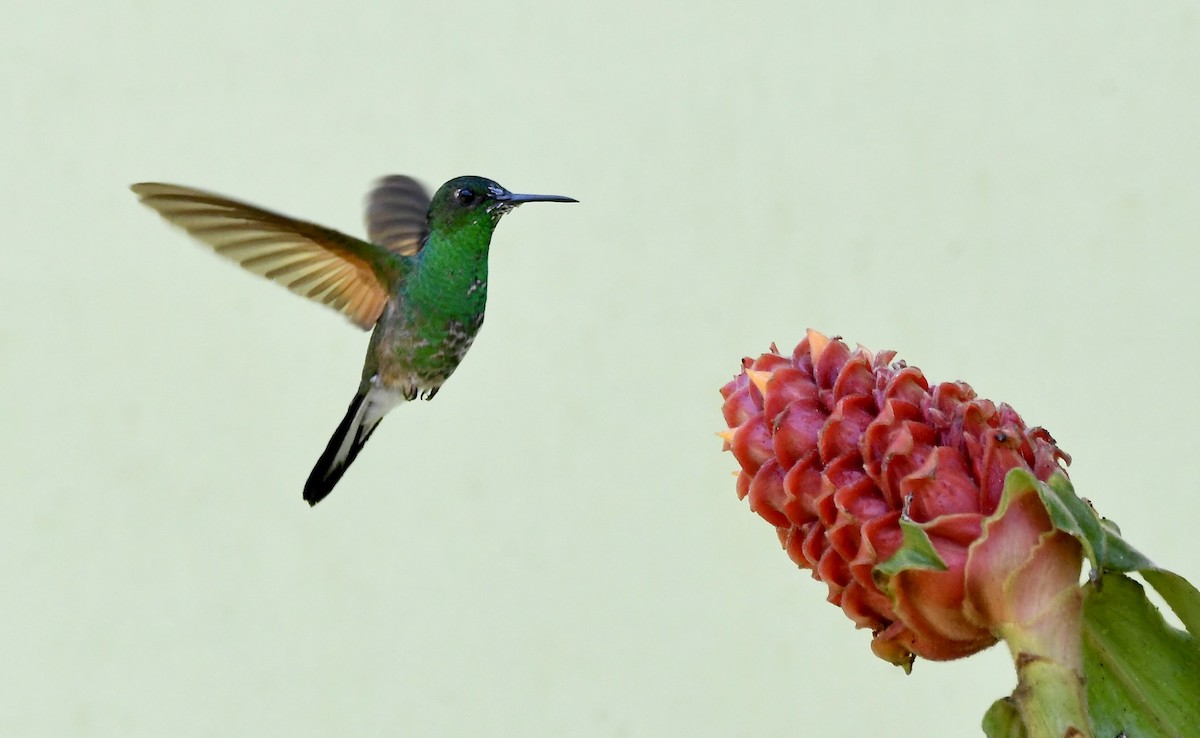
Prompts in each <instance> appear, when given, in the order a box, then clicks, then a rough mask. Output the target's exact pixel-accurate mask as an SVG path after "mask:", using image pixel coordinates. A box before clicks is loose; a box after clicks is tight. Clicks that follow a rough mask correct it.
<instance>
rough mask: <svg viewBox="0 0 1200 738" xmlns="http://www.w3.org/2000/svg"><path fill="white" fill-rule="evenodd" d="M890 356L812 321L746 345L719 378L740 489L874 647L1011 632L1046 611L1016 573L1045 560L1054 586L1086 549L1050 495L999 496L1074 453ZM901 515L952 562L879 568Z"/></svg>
mask: <svg viewBox="0 0 1200 738" xmlns="http://www.w3.org/2000/svg"><path fill="white" fill-rule="evenodd" d="M894 357H895V353H894V352H891V351H887V352H883V353H880V354H872V353H871V352H869V351H867V350H866V349H864V348H862V347H859V348H857V349H855V350H851V349H850V348H849V347H848V346H847V345H846V344H845V343H843V342H842V341H840V340H837V339H834V340H831V339H829V338H827V337H825V336H823V335H821V334H820V333H817V332H815V331H810V332H809V334H808V337H807V338H805V339H804V340H803V341H801V342H800V345H799V346H797V347H796V350H795V351H794V352H792V354H791V355H790V356H784V355H781V354H779V353H778V351H777V350H776V349H775V347H774V346H772V347H771V352H770V353H766V354H763V355H761V356H759V357H758V358H757V359H754V360H750V359H748V358H747V359H743V361H742V373H741V374H739V375H738V376H737V377H735V378H734V379H733V380H732V381H731V382H729V383H728V384H726V385H725V386H724V387H723V388H722V389H721V394H722V396H724V398H725V404H724V413H725V421H726V423H727V424H728V426H729V430H728V431H727V432H725V433H722V434H721V435H722V436H723V437H724V438H725V440H726V446H725V447H726V449H729V450H732V451H733V454H734V457H735V458H736V459H737V460H738V463H739V464H740V465H741V472H740V473H739V475H738V481H737V492H738V497H739V498H745V497H748V498H749V500H750V509H751V510H753V511H754V512H756V513H758V514H759V515H761V516H762V517H763V519H765V520H766V521H767V522H769V523H770V524H771V525H774V526H775V528H776V531H777V532H778V534H779V540H780V542H781V543H782V544H783V547H784V548H785V549H786V550H787V553H788V555H789V556H790V557H791V559H792V560H793V561H794V562H795V563H796V564H798V565H799V566H801V567H803V568H806V569H810V570H811V571H812V572H813V576H814V577H816V578H817V579H820V580H821V581H823V582H825V584H826V585H828V587H829V601H830V602H832V603H834V604H835V605H838V606H840V607H841V608H842V610H843V611H845V613H846V615H848V616H849V617H850V619H851V620H853V621H854V622H855V624H856V625H858V627H860V628H869V629H870V630H871V631H872V632H873V633H874V639H873V641H872V649H873V650H874V651H875V653H876V654H877V655H878V656H880V657H881V658H884V659H886V660H888V661H890V662H892V663H896V664H899V665H901V666H904V667H905V668H906V669H907V668H909V666H911V664H912V661H913V657H914V656H922V657H924V658H929V659H934V660H945V659H954V658H958V657H960V656H967V655H969V654H972V653H975V652H976V651H979V650H981V649H984V648H987V647H988V646H990V645H992V644H993V643H995V642H996V640H997V639H998V638H999V637H1006V635H1005V627H1006V623H1009V622H1010V621H1011V619H1012V618H1018V619H1021V618H1026V619H1027V618H1028V617H1032V616H1035V615H1037V614H1038V613H1039V612H1040V610H1038V607H1039V606H1040V605H1039V606H1023V605H1022V604H1021V595H1019V594H1015V593H1014V584H1013V582H1014V577H1016V578H1017V580H1020V581H1021V582H1030V581H1031V580H1030V579H1029V577H1030V570H1031V567H1030V562H1031V561H1036V562H1037V566H1036V567H1033V568H1036V569H1037V570H1038V571H1043V570H1053V571H1054V572H1055V578H1054V582H1053V586H1054V587H1059V588H1060V589H1061V588H1062V587H1067V586H1069V587H1075V586H1076V585H1077V584H1078V576H1079V568H1080V564H1081V554H1080V551H1079V547H1078V545H1077V544H1076V543H1075V542H1074V539H1071V538H1070V537H1069V536H1067V535H1066V534H1064V533H1060V532H1058V531H1056V530H1055V529H1054V527H1053V525H1052V524H1051V523H1050V521H1049V518H1048V516H1047V515H1046V513H1045V510H1044V508H1042V507H1041V505H1040V504H1038V505H1015V504H1014V505H1007V506H1005V507H1004V509H1000V508H1001V507H1002V506H1001V500H1002V495H1003V492H1004V485H1005V479H1006V476H1007V475H1008V473H1009V472H1010V471H1011V470H1013V469H1023V470H1026V471H1028V472H1030V473H1032V474H1033V475H1034V476H1036V477H1037V478H1038V479H1040V480H1043V481H1044V480H1046V479H1048V478H1049V477H1050V476H1051V475H1053V474H1055V473H1061V472H1062V471H1063V470H1062V466H1061V463H1060V462H1062V463H1069V461H1070V459H1069V457H1068V456H1067V455H1066V454H1065V453H1063V452H1062V451H1060V450H1059V449H1058V447H1057V446H1056V445H1055V444H1054V439H1053V438H1051V436H1050V434H1049V433H1047V432H1046V431H1045V430H1043V429H1042V428H1027V427H1026V425H1025V423H1024V422H1023V421H1022V420H1021V417H1020V416H1019V415H1017V413H1016V411H1015V410H1013V409H1012V408H1011V407H1009V406H1008V405H1004V404H1001V405H996V404H993V403H992V402H990V401H989V400H983V399H980V398H978V397H976V395H975V392H974V391H973V390H972V389H971V387H970V386H968V385H967V384H964V383H962V382H944V383H941V384H937V385H934V386H933V387H930V385H929V382H928V381H926V379H925V377H924V375H923V374H922V373H921V371H920V370H919V369H917V368H916V367H910V366H906V365H905V364H904V363H903V362H893V358H894ZM1009 508H1011V509H1012V511H1013V513H1014V515H1013V516H1008V510H1009ZM1017 513H1020V515H1016V514H1017ZM1004 516H1007V517H1004ZM999 517H1004V520H1000V519H999ZM902 520H903V521H904V522H905V524H908V523H912V524H913V529H914V530H917V531H920V532H922V533H923V534H924V536H926V537H927V539H928V544H929V545H930V546H932V550H933V551H934V552H935V554H936V555H934V556H933V557H932V558H933V560H934V561H936V559H937V558H940V559H941V563H942V564H944V567H940V566H900V567H896V568H892V569H888V570H887V572H884V571H882V570H879V569H877V566H878V565H879V564H881V563H884V562H887V561H888V560H889V559H891V558H892V557H893V555H896V554H897V552H899V551H900V550H901V548H902V546H903V545H904V544H905V538H904V530H903V528H902V525H901V522H902ZM998 531H1002V534H1001V533H1000V532H998ZM1047 560H1051V561H1054V562H1059V565H1049V566H1048V565H1047V564H1046V561H1047ZM1047 566H1048V569H1047ZM1072 566H1073V567H1074V569H1073V572H1072V570H1071V567H1072ZM1017 589H1022V588H1021V587H1017ZM1025 589H1028V587H1026V588H1025ZM1056 591H1057V590H1056ZM1041 597H1042V594H1041V593H1039V594H1038V595H1037V598H1041ZM1066 599H1067V600H1069V599H1070V598H1069V597H1067V598H1066ZM1059 600H1063V598H1059ZM1064 601H1065V600H1064ZM1038 602H1041V599H1038ZM1060 604H1061V603H1060ZM1067 606H1068V607H1070V603H1067ZM1075 607H1076V610H1077V603H1076V605H1075ZM1031 608H1032V609H1031ZM1035 611H1036V612H1035ZM1021 622H1025V620H1021Z"/></svg>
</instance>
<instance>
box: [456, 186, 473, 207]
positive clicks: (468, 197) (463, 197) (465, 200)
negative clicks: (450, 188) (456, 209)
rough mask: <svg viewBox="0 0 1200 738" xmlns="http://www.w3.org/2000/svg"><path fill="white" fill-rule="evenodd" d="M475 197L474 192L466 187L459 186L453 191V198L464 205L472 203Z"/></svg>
mask: <svg viewBox="0 0 1200 738" xmlns="http://www.w3.org/2000/svg"><path fill="white" fill-rule="evenodd" d="M475 197H476V196H475V193H474V192H472V191H471V190H469V189H467V188H466V187H460V188H459V189H457V190H455V191H454V199H456V200H458V204H459V205H462V206H464V207H469V206H471V205H474V204H475Z"/></svg>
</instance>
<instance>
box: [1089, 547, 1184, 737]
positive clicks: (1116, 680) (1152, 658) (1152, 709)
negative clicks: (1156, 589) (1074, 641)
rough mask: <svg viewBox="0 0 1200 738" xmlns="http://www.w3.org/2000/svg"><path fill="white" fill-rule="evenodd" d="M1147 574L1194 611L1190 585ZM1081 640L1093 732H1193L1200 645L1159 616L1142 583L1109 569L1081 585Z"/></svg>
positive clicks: (1172, 734) (1141, 734)
mask: <svg viewBox="0 0 1200 738" xmlns="http://www.w3.org/2000/svg"><path fill="white" fill-rule="evenodd" d="M1154 571H1155V572H1157V573H1155V574H1152V575H1151V576H1153V577H1155V578H1158V579H1164V578H1165V579H1167V580H1169V581H1167V582H1166V583H1165V584H1164V586H1165V587H1166V588H1167V589H1168V590H1169V591H1171V592H1172V596H1177V597H1178V598H1179V599H1182V600H1183V601H1184V604H1183V605H1182V609H1184V610H1185V612H1188V613H1189V617H1190V616H1191V615H1195V610H1194V606H1195V602H1193V601H1191V600H1190V599H1189V598H1190V597H1191V595H1194V594H1195V589H1194V588H1191V585H1187V582H1186V581H1184V580H1183V579H1182V578H1181V577H1176V576H1175V575H1170V576H1168V577H1163V576H1162V574H1163V572H1161V570H1154ZM1180 583H1182V584H1183V585H1186V587H1181V586H1180ZM1187 589H1190V593H1191V594H1188V593H1187V592H1186V590H1187ZM1160 591H1161V590H1160ZM1180 592H1184V594H1182V595H1180V594H1179V593H1180ZM1165 597H1166V595H1164V598H1165ZM1172 607H1173V609H1174V607H1175V606H1174V605H1173V606H1172ZM1082 645H1083V661H1084V674H1085V675H1086V678H1087V690H1088V707H1089V712H1090V714H1091V719H1092V727H1093V730H1094V735H1097V736H1115V735H1119V734H1120V733H1121V732H1122V731H1124V733H1125V734H1127V735H1129V736H1137V738H1156V737H1158V736H1161V737H1162V738H1175V737H1177V736H1186V735H1200V647H1198V645H1197V642H1196V639H1195V638H1193V637H1192V636H1191V635H1189V634H1188V633H1184V632H1183V631H1180V630H1177V629H1175V628H1172V627H1171V626H1170V625H1168V624H1167V623H1166V621H1164V620H1163V617H1162V614H1161V613H1159V611H1158V609H1157V608H1155V607H1154V605H1153V604H1152V603H1151V602H1150V601H1149V600H1148V599H1146V594H1145V591H1144V590H1143V589H1142V587H1141V585H1139V584H1138V583H1137V582H1135V581H1133V580H1132V579H1130V578H1129V577H1127V576H1125V575H1124V574H1120V573H1115V572H1109V573H1106V574H1104V575H1102V576H1101V577H1100V578H1099V579H1098V580H1096V581H1094V582H1091V583H1089V584H1087V585H1086V586H1085V587H1084V601H1083V634H1082Z"/></svg>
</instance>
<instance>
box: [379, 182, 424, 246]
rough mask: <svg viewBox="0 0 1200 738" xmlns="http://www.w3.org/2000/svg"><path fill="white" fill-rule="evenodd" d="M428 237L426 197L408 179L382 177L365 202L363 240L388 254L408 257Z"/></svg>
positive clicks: (420, 189) (416, 185)
mask: <svg viewBox="0 0 1200 738" xmlns="http://www.w3.org/2000/svg"><path fill="white" fill-rule="evenodd" d="M428 235H429V193H427V192H425V188H424V187H422V186H421V183H420V182H418V181H417V180H415V179H413V178H412V177H405V176H402V175H399V174H394V175H392V176H390V177H384V178H383V179H381V180H379V184H377V185H375V189H373V190H371V194H370V195H369V196H368V198H367V237H368V238H369V239H371V242H372V243H376V244H379V245H380V246H382V247H384V248H385V249H387V250H388V251H392V252H395V253H397V254H401V255H403V256H412V255H413V254H415V253H417V252H418V251H420V250H421V247H422V246H424V245H425V237H426V236H428Z"/></svg>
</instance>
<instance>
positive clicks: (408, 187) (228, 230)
mask: <svg viewBox="0 0 1200 738" xmlns="http://www.w3.org/2000/svg"><path fill="white" fill-rule="evenodd" d="M130 189H132V190H133V192H134V193H135V194H136V195H137V196H138V198H139V199H140V200H141V202H142V203H143V204H145V205H147V206H149V207H151V208H153V209H154V210H155V211H157V212H158V214H159V215H161V216H162V217H163V218H165V219H166V220H167V221H169V222H170V223H172V224H174V225H176V226H179V227H180V228H183V229H184V230H185V231H187V232H188V233H189V234H191V235H192V236H194V237H195V238H197V239H199V240H200V241H202V242H204V243H205V244H207V245H208V246H210V247H212V249H213V250H214V251H216V252H217V253H218V254H220V255H221V256H224V257H226V258H228V259H231V260H232V261H234V262H236V263H238V264H240V265H241V266H242V267H243V268H245V269H247V270H249V271H251V272H254V273H255V274H258V275H261V276H263V277H266V278H267V279H269V280H271V281H273V282H276V283H277V284H280V285H283V286H284V287H287V288H288V289H289V290H291V291H292V292H295V293H296V294H299V295H302V296H304V297H307V298H309V299H312V300H315V301H317V302H319V303H322V304H324V305H328V306H329V307H331V308H333V309H334V310H337V311H338V312H340V313H342V315H344V316H345V317H346V318H348V319H349V320H350V322H351V323H353V324H354V325H356V326H358V327H359V328H361V329H363V330H372V329H373V332H372V333H371V340H370V342H369V344H368V345H367V358H366V361H365V363H364V364H363V371H362V380H361V381H360V382H359V385H358V391H357V392H356V393H355V395H354V399H353V400H351V401H350V407H349V409H348V410H347V411H346V416H345V417H344V418H342V422H341V423H340V424H339V425H338V427H337V430H335V431H334V432H333V437H331V438H330V439H329V443H328V444H327V445H326V446H325V451H324V452H323V453H322V454H321V456H320V458H318V459H317V463H316V465H315V466H314V467H313V470H312V473H311V474H309V476H308V481H307V482H305V485H304V499H305V501H307V502H308V504H309V505H310V506H312V505H316V504H317V503H318V502H320V501H321V500H323V499H325V497H326V496H327V495H328V494H329V493H330V492H331V491H332V490H333V487H334V485H336V484H337V483H338V480H340V479H341V478H342V475H343V474H345V473H346V469H347V468H348V467H349V466H350V464H351V463H352V462H353V461H354V459H355V458H356V457H357V456H358V453H359V451H361V450H362V448H363V446H364V445H365V444H366V443H367V440H368V439H369V438H370V437H371V434H372V433H374V432H375V428H377V427H378V426H379V423H380V421H381V420H382V419H383V416H384V415H386V414H387V413H388V411H390V410H391V409H392V408H394V407H396V406H397V405H399V404H400V403H402V402H411V401H413V400H416V399H417V398H418V397H420V398H421V399H423V400H432V399H433V397H434V395H436V394H437V392H438V390H439V389H441V387H442V384H443V383H444V382H445V381H446V380H447V379H448V378H449V377H450V375H451V374H453V373H454V370H455V369H457V368H458V365H459V363H460V362H462V360H463V357H464V356H465V355H466V353H467V349H469V348H470V347H471V343H472V342H473V341H474V340H475V336H476V334H478V332H479V328H480V326H482V325H483V313H484V307H485V305H486V303H487V286H488V248H489V246H490V245H491V240H492V233H493V232H494V231H495V229H496V225H497V224H498V223H499V222H500V218H501V216H503V215H504V214H505V213H507V212H509V211H511V210H512V209H513V208H515V207H517V206H518V205H521V204H523V203H527V202H578V201H577V200H575V199H572V198H570V197H563V196H561V195H521V194H515V193H512V192H509V191H508V190H506V189H504V188H503V187H501V186H500V185H499V184H497V183H496V182H494V181H492V180H490V179H485V178H484V177H474V176H471V177H456V178H454V179H452V180H450V181H449V182H446V183H445V184H444V185H442V186H441V187H440V188H438V190H437V192H435V193H434V194H433V197H432V198H430V197H429V194H428V193H427V191H426V190H425V188H424V187H423V186H422V185H421V184H420V183H419V182H417V181H416V180H415V179H413V178H411V177H406V176H403V175H392V176H388V177H384V178H383V179H381V180H379V182H378V183H377V184H376V186H375V188H374V189H373V190H372V191H371V193H370V195H369V196H368V197H367V210H366V226H367V240H366V241H363V240H360V239H358V238H355V237H353V236H348V235H346V234H344V233H340V232H338V231H335V230H333V229H331V228H326V227H324V226H320V225H317V224H315V223H309V222H306V221H302V220H296V219H294V218H290V217H288V216H286V215H280V214H279V213H275V212H272V211H270V210H264V209H262V208H259V207H255V206H254V205H249V204H247V203H244V202H239V201H237V200H233V199H230V198H227V197H223V196H221V195H216V194H213V193H210V192H204V191H202V190H196V189H192V188H190V187H181V186H179V185H172V184H161V183H156V182H143V183H140V184H135V185H133V186H132V187H131V188H130Z"/></svg>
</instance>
